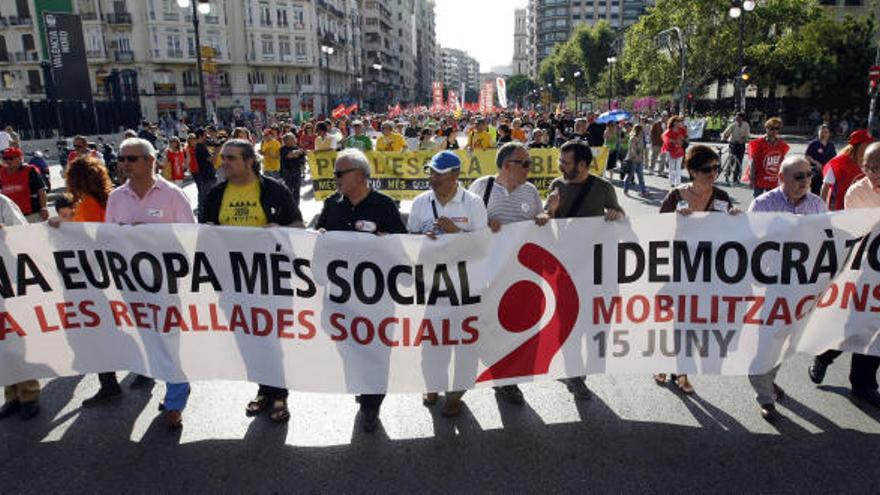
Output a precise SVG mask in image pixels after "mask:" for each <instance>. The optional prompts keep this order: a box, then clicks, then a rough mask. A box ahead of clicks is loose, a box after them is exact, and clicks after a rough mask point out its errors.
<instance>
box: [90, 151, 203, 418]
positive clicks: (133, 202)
mask: <svg viewBox="0 0 880 495" xmlns="http://www.w3.org/2000/svg"><path fill="white" fill-rule="evenodd" d="M156 155H157V152H156V149H155V148H153V145H152V144H150V142H149V141H147V140H146V139H141V138H128V139H126V140H124V141H122V143H121V144H120V145H119V157H118V158H117V159H118V160H119V163H120V164H123V165H124V166H125V170H126V177H127V178H128V180H127V181H126V182H125V184H123V185H122V186H120V187H118V188H117V189H115V190H114V191H113V192H111V193H110V196H109V197H108V198H107V210H106V214H105V222H106V223H117V224H124V225H139V224H144V223H195V221H196V219H195V217H194V216H193V212H192V207H191V206H190V204H189V201H188V200H187V198H186V194H185V193H184V192H183V190H182V189H181V188H179V187H178V186H176V185H175V184H173V183H171V182H169V181H167V180H165V179H163V178H162V176H160V175H158V174H156ZM98 379H99V381H100V382H101V388H100V389H99V390H98V392H97V394H95V395H94V396H93V397H91V398H89V399H86V400H84V401H83V406H84V407H92V406H97V405H100V404H103V403H106V402H110V401H112V400H114V399H117V398H118V397H119V395H120V394H121V393H122V390H121V389H120V387H119V382H118V381H117V379H116V373H114V372H107V373H99V374H98ZM151 382H152V380H151V379H150V378H147V377H145V376H141V375H137V376H136V377H135V379H134V381H133V382H132V384H131V388H143V387H145V386H147V385H149V384H150V383H151ZM189 391H190V389H189V384H188V383H168V384H166V391H165V399H164V400H163V402H162V406H161V408H162V410H163V411H164V414H165V421H166V425H167V426H168V427H169V428H171V429H177V428H180V427H181V426H182V424H183V417H182V413H183V409H184V408H185V407H186V402H187V399H188V397H189Z"/></svg>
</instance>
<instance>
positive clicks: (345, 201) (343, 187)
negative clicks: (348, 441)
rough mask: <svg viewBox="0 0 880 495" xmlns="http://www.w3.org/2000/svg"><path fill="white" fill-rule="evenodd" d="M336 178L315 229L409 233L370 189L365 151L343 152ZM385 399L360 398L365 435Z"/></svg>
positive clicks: (397, 215)
mask: <svg viewBox="0 0 880 495" xmlns="http://www.w3.org/2000/svg"><path fill="white" fill-rule="evenodd" d="M383 126H384V124H383ZM333 176H334V177H335V178H336V193H335V194H333V195H332V196H330V197H329V198H327V199H326V200H324V207H323V208H322V209H321V214H320V215H319V216H318V223H317V225H316V226H315V228H317V229H318V230H319V231H321V232H323V231H328V230H340V231H353V232H363V233H367V234H373V235H382V234H405V233H406V226H405V225H404V224H403V220H401V218H400V211H399V210H398V209H397V205H395V204H394V200H392V199H391V198H389V197H388V196H386V195H384V194H382V193H380V192H378V191H376V190H374V189H372V188H371V187H370V182H369V180H370V160H369V159H368V158H367V156H366V155H365V154H364V152H363V151H361V150H359V149H357V148H348V149H345V150H342V151H340V152H339V153H338V154H337V155H336V162H335V164H334V166H333ZM384 399H385V395H384V394H363V395H360V396H358V397H357V401H358V403H359V404H360V415H361V419H362V422H361V428H362V429H363V431H364V432H366V433H372V432H373V431H375V430H376V428H377V427H378V426H379V408H380V407H381V406H382V401H383V400H384Z"/></svg>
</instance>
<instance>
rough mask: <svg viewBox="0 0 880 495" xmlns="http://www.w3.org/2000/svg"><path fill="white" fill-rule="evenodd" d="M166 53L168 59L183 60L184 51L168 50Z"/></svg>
mask: <svg viewBox="0 0 880 495" xmlns="http://www.w3.org/2000/svg"><path fill="white" fill-rule="evenodd" d="M166 53H167V57H168V58H183V50H168V51H167V52H166Z"/></svg>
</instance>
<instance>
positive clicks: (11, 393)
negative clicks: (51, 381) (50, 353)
mask: <svg viewBox="0 0 880 495" xmlns="http://www.w3.org/2000/svg"><path fill="white" fill-rule="evenodd" d="M7 149H8V148H7ZM27 223H28V222H27V220H26V219H25V217H24V215H23V214H22V213H21V209H20V208H19V207H18V205H17V204H16V203H15V202H14V201H13V200H12V199H10V198H8V197H6V196H5V195H3V194H0V229H2V228H3V227H12V226H14V225H26V224H27ZM3 395H4V398H5V400H6V402H5V403H4V404H3V406H2V407H0V419H6V418H9V417H11V416H12V415H13V414H18V417H19V419H21V420H22V421H28V420H31V419H33V418H34V417H35V416H36V415H37V414H39V412H40V382H39V381H37V380H25V381H23V382H19V383H13V384H10V385H7V386H6V387H4V389H3Z"/></svg>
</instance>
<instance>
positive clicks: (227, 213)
mask: <svg viewBox="0 0 880 495" xmlns="http://www.w3.org/2000/svg"><path fill="white" fill-rule="evenodd" d="M267 221H268V220H267V219H266V212H265V211H263V206H262V205H261V204H260V181H258V180H255V181H253V182H251V183H250V184H247V185H245V186H238V185H235V184H232V183H229V184H227V185H226V190H225V191H223V200H222V201H221V202H220V225H234V226H236V227H262V226H263V225H266V223H267Z"/></svg>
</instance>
